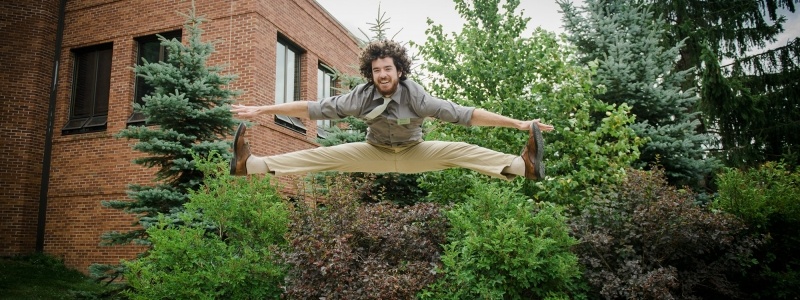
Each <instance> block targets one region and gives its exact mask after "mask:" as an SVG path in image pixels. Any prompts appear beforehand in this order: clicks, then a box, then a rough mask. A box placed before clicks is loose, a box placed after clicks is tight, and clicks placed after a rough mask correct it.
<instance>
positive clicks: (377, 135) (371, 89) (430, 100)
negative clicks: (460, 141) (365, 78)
mask: <svg viewBox="0 0 800 300" xmlns="http://www.w3.org/2000/svg"><path fill="white" fill-rule="evenodd" d="M392 100H393V101H392V102H391V103H389V105H388V106H387V107H386V110H385V111H384V112H383V113H381V115H379V116H378V117H376V118H374V119H372V120H366V122H367V125H368V126H369V129H368V130H367V142H369V143H372V144H378V145H384V146H390V147H399V146H404V145H408V144H412V143H416V142H418V141H421V140H422V122H423V121H424V120H425V118H426V117H434V118H437V119H439V120H442V121H445V122H451V123H456V124H459V125H463V126H469V122H470V120H471V119H472V112H473V111H474V110H475V108H473V107H466V106H461V105H458V104H455V103H453V102H450V101H446V100H442V99H439V98H436V97H433V96H431V95H430V94H428V92H426V91H425V90H424V89H423V88H422V86H420V85H419V84H417V83H416V82H413V81H411V80H403V81H400V84H398V86H397V91H395V93H394V94H393V95H392ZM381 103H383V96H382V95H381V94H380V93H378V92H377V91H376V89H375V86H374V85H373V84H369V83H368V84H361V85H359V86H357V87H355V88H354V89H353V90H352V91H350V93H347V94H344V95H339V96H333V97H329V98H325V99H321V100H319V101H315V102H309V103H308V114H309V116H310V117H311V119H312V120H337V119H342V118H345V117H348V116H353V117H357V118H360V119H364V116H365V115H366V114H368V113H369V112H370V111H372V110H373V109H375V107H377V106H379V105H381Z"/></svg>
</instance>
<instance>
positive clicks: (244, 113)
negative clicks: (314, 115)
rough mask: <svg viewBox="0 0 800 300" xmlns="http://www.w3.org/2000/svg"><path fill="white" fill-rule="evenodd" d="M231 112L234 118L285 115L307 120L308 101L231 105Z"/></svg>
mask: <svg viewBox="0 0 800 300" xmlns="http://www.w3.org/2000/svg"><path fill="white" fill-rule="evenodd" d="M231 112H232V113H234V114H236V116H239V117H242V118H245V119H250V118H254V117H256V116H259V115H265V114H271V115H285V116H290V117H298V118H304V119H308V118H309V117H308V101H295V102H289V103H282V104H276V105H264V106H247V105H236V104H234V105H231Z"/></svg>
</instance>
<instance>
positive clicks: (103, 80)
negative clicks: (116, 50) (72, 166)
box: [61, 44, 112, 134]
mask: <svg viewBox="0 0 800 300" xmlns="http://www.w3.org/2000/svg"><path fill="white" fill-rule="evenodd" d="M72 53H73V56H74V57H75V65H74V69H73V83H72V97H71V101H70V103H71V105H70V115H69V121H67V124H66V125H65V126H64V127H63V128H62V129H61V132H62V133H63V134H71V133H82V132H92V131H102V130H105V129H106V124H107V121H108V98H109V93H110V89H111V56H112V44H103V45H99V46H93V47H87V48H82V49H77V50H74V51H73V52H72Z"/></svg>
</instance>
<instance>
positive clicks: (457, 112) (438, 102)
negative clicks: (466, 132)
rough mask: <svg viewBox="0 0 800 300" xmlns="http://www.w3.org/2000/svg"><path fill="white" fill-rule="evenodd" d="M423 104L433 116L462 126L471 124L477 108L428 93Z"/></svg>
mask: <svg viewBox="0 0 800 300" xmlns="http://www.w3.org/2000/svg"><path fill="white" fill-rule="evenodd" d="M423 105H424V107H425V111H427V114H429V115H430V116H431V117H434V118H437V119H439V120H442V121H445V122H450V123H456V124H458V125H462V126H469V122H470V121H471V120H472V112H473V111H474V110H475V108H474V107H467V106H462V105H459V104H456V103H454V102H450V101H447V100H442V99H439V98H436V97H433V96H431V95H426V97H425V101H424V103H423Z"/></svg>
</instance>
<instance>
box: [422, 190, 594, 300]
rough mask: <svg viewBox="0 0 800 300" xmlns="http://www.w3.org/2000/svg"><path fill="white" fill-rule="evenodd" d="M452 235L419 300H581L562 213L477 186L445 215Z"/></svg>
mask: <svg viewBox="0 0 800 300" xmlns="http://www.w3.org/2000/svg"><path fill="white" fill-rule="evenodd" d="M447 217H448V219H449V220H450V224H451V226H452V229H451V230H450V231H449V232H448V244H446V245H445V246H444V249H445V250H444V255H442V264H443V265H444V266H443V267H442V269H441V270H439V272H442V273H443V277H442V278H441V279H439V281H437V282H436V283H435V284H433V285H432V286H430V287H429V288H428V289H426V290H425V291H424V292H422V293H420V294H419V296H420V298H422V299H575V298H582V293H581V286H582V285H581V282H580V280H579V278H580V269H579V268H578V261H577V257H576V256H575V255H574V254H573V253H571V252H570V247H572V246H573V245H574V244H575V240H574V239H573V238H572V237H570V236H569V228H568V226H567V224H566V217H565V216H563V214H562V210H561V209H560V208H559V207H558V206H556V205H554V204H547V203H534V202H533V201H532V200H528V199H526V198H525V197H524V196H522V195H521V194H520V193H519V192H518V191H515V190H512V189H508V188H505V187H502V186H500V185H499V184H497V183H494V184H485V183H477V184H476V185H475V187H474V188H473V189H471V190H470V196H469V197H468V199H467V200H466V202H464V203H461V204H458V205H456V206H455V207H454V208H453V209H452V210H451V211H449V212H448V214H447Z"/></svg>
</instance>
